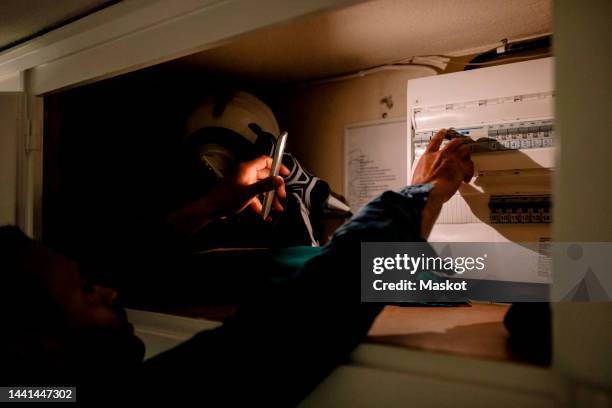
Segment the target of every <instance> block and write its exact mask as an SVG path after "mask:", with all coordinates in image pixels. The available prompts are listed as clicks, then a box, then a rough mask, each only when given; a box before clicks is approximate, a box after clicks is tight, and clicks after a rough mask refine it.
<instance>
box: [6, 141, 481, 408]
mask: <svg viewBox="0 0 612 408" xmlns="http://www.w3.org/2000/svg"><path fill="white" fill-rule="evenodd" d="M444 136H445V131H444V130H442V131H440V132H438V133H437V135H436V136H435V137H434V138H433V139H432V141H431V143H430V145H429V147H428V149H427V151H426V153H425V154H424V155H423V156H422V158H421V160H420V162H419V164H418V166H417V168H416V171H415V173H414V176H413V180H412V181H413V183H414V185H412V186H408V187H406V188H404V189H402V190H401V191H400V192H386V193H384V194H383V195H382V196H380V197H379V198H377V199H375V200H374V201H372V202H371V203H370V204H368V205H367V206H365V207H364V208H363V209H362V211H360V212H359V213H358V214H357V215H356V216H355V217H354V218H353V219H351V220H350V221H349V222H348V223H346V224H345V225H344V226H342V227H341V228H340V229H339V230H338V231H337V232H336V234H335V235H334V238H333V239H332V240H331V242H330V243H329V244H328V245H326V246H325V248H324V249H323V251H322V253H321V255H319V256H316V257H314V258H312V259H311V260H310V261H308V262H307V263H306V264H305V265H304V267H303V268H302V270H301V271H300V273H299V274H298V275H296V276H295V277H292V278H291V279H286V280H285V281H283V282H281V283H278V284H277V285H275V286H273V287H269V288H268V289H266V290H265V291H264V292H263V293H260V294H258V296H257V298H258V299H259V300H258V301H256V302H253V303H252V304H249V305H245V306H244V307H242V308H241V309H240V310H239V311H238V313H237V314H236V316H234V317H233V318H231V319H228V320H227V321H226V322H224V324H223V326H221V327H220V328H219V329H216V330H211V331H205V332H202V333H200V334H198V335H196V336H194V337H193V338H192V339H191V340H189V341H187V342H185V343H182V344H181V345H179V346H178V347H176V348H174V349H172V350H169V351H167V352H164V353H162V354H160V355H158V356H156V357H154V358H152V359H150V360H148V361H146V362H144V363H143V362H142V357H143V346H142V343H141V342H140V341H139V340H138V339H137V338H136V337H135V336H134V335H133V329H132V328H131V326H130V325H129V323H128V322H127V320H126V317H125V312H123V310H122V309H121V308H120V306H118V303H117V294H116V292H115V291H114V290H112V289H108V288H104V287H100V286H96V285H91V284H89V283H87V282H86V281H85V280H83V278H82V277H81V276H80V274H79V265H78V264H76V263H74V262H72V261H70V260H69V259H66V258H64V257H63V256H61V255H59V254H57V253H54V252H52V251H50V250H48V249H46V248H44V247H43V246H42V245H40V244H38V243H35V242H32V241H30V240H29V239H27V238H26V237H25V236H23V235H22V234H20V233H19V232H18V231H16V230H15V229H14V227H13V228H11V227H5V228H3V229H0V241H1V242H0V248H1V251H2V256H1V259H2V262H3V263H4V264H5V267H3V268H2V269H3V275H6V276H4V279H5V280H4V281H5V285H4V286H3V287H4V292H5V293H4V296H3V297H2V305H1V306H2V312H1V313H2V315H3V319H4V321H5V324H6V325H7V326H6V327H10V328H12V330H9V331H8V332H7V333H6V334H5V335H4V336H3V338H2V343H3V344H2V353H3V354H4V356H3V361H4V364H3V369H2V370H3V371H2V375H3V376H4V378H3V379H2V381H1V383H2V385H21V386H26V385H49V384H52V383H53V384H61V385H76V386H77V399H79V400H81V401H83V400H93V401H97V400H111V401H116V402H119V401H122V400H123V399H131V400H134V401H139V400H150V401H173V402H175V401H193V400H197V401H201V402H210V401H213V402H223V403H224V404H232V403H234V404H235V403H245V402H248V403H250V404H257V403H265V404H266V406H269V405H294V404H296V403H298V402H299V401H300V400H301V399H303V398H304V397H305V396H306V395H308V393H310V392H311V391H312V389H313V388H314V387H315V386H316V385H317V384H318V383H319V382H321V381H322V380H323V379H324V378H325V377H326V376H327V375H328V374H329V372H330V371H331V370H333V368H334V367H335V366H337V365H338V364H341V363H342V362H343V361H344V360H345V359H346V358H347V356H348V354H349V352H350V351H351V350H352V349H353V348H354V347H355V346H356V345H357V344H358V343H359V342H360V341H361V340H362V339H363V337H364V336H365V335H366V333H367V331H368V329H369V327H370V325H371V323H372V322H373V320H374V318H375V317H376V315H377V314H378V312H379V311H380V310H381V308H382V306H381V305H378V304H367V303H361V302H360V298H359V293H360V289H359V287H360V282H359V281H360V280H359V272H358V271H359V258H360V257H359V256H358V254H359V248H360V242H361V241H422V240H423V239H425V238H426V237H427V236H428V234H429V232H430V231H431V228H432V226H433V223H434V221H435V219H436V218H437V216H438V214H439V212H440V209H441V206H442V204H443V203H444V202H445V201H447V200H448V199H449V198H450V197H451V196H452V195H453V194H454V193H455V191H456V190H457V189H458V187H459V185H460V184H461V182H462V181H467V180H469V179H470V178H471V177H472V174H473V164H472V162H471V160H470V152H471V150H470V147H469V146H468V145H465V144H463V141H462V140H460V139H454V140H452V141H450V142H449V143H448V144H447V145H446V146H445V147H444V148H442V149H440V146H441V144H442V141H443V139H444ZM247 167H248V166H247ZM245 169H246V167H245V166H243V170H245ZM260 170H261V169H260ZM250 171H251V174H252V170H250ZM264 173H265V172H264ZM253 180H256V178H249V179H248V181H247V182H245V183H242V184H240V183H237V184H238V185H239V186H240V187H239V188H238V189H243V188H247V187H248V186H251V185H252V184H253V183H251V182H252V181H253ZM264 180H267V181H265V182H267V183H270V184H268V185H267V187H266V188H274V187H277V188H278V189H280V188H281V181H280V179H278V178H273V179H264ZM270 180H271V181H270ZM245 186H246V187H245ZM235 187H236V186H234V188H235ZM249 188H251V189H254V187H249ZM256 190H257V189H255V190H249V191H251V192H254V191H256ZM257 191H258V190H257ZM226 193H227V192H225V193H223V194H226ZM227 194H229V193H227ZM228 197H230V196H229V195H228ZM251 199H252V195H250V194H245V193H242V194H237V195H234V196H233V198H232V199H229V198H228V200H227V201H223V200H222V202H224V206H223V207H227V208H228V210H229V209H230V208H231V209H232V210H240V209H241V208H243V207H244V206H245V205H247V204H245V203H249V202H250V201H249V200H251ZM217 215H221V214H220V213H219V214H217ZM188 224H189V225H191V224H192V223H188ZM177 225H180V223H178V224H177ZM222 272H223V271H219V273H222Z"/></svg>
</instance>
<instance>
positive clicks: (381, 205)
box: [329, 184, 433, 246]
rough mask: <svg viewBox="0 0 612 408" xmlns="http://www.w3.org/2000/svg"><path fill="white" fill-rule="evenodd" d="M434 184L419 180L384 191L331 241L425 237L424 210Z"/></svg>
mask: <svg viewBox="0 0 612 408" xmlns="http://www.w3.org/2000/svg"><path fill="white" fill-rule="evenodd" d="M432 188H433V185H431V184H416V185H411V186H407V187H404V188H402V189H401V190H399V191H398V192H393V191H387V192H385V193H383V194H382V195H380V196H379V197H378V198H376V199H374V200H372V201H371V202H370V203H368V204H367V205H365V206H364V207H363V208H362V209H361V210H360V211H359V212H358V213H357V214H355V215H354V216H353V218H351V219H350V220H349V221H348V222H347V223H345V224H344V225H343V226H342V227H340V228H339V229H338V230H337V231H336V233H335V234H334V237H333V238H332V241H331V242H330V244H329V245H330V246H333V245H334V244H335V243H337V241H344V240H345V239H348V240H351V241H354V240H359V241H364V242H365V241H369V242H393V241H397V242H399V241H404V242H416V241H423V239H422V238H421V213H422V211H423V207H425V204H426V203H427V198H428V196H429V192H430V191H431V189H432ZM334 241H336V242H334Z"/></svg>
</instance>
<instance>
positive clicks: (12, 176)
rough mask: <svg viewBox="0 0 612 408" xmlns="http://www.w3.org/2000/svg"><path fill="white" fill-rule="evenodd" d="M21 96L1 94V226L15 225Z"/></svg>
mask: <svg viewBox="0 0 612 408" xmlns="http://www.w3.org/2000/svg"><path fill="white" fill-rule="evenodd" d="M21 100H22V99H21V96H20V95H19V94H13V93H6V94H0V225H4V224H15V221H16V220H15V216H16V197H17V190H16V189H17V138H18V132H19V122H18V118H19V112H20V108H21Z"/></svg>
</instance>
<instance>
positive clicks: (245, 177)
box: [168, 156, 289, 236]
mask: <svg viewBox="0 0 612 408" xmlns="http://www.w3.org/2000/svg"><path fill="white" fill-rule="evenodd" d="M271 167H272V158H270V157H268V156H261V157H259V158H257V159H255V160H251V161H249V162H244V163H241V164H240V165H239V166H238V169H237V170H236V172H235V173H234V174H231V175H229V176H226V177H224V178H223V179H222V180H221V181H220V182H219V184H217V185H216V186H215V187H213V189H212V190H211V191H210V192H209V193H208V194H206V195H205V196H204V197H202V198H200V199H199V200H197V201H196V202H194V203H192V204H190V205H189V206H187V207H186V208H183V209H181V210H179V211H176V212H174V213H172V214H170V216H169V217H168V223H169V224H170V225H171V226H172V227H173V229H174V231H175V233H176V234H178V235H181V236H191V235H193V234H195V233H196V232H197V231H198V230H200V229H202V228H204V227H205V226H206V225H207V224H208V223H210V222H212V221H214V220H216V219H219V218H223V217H227V216H229V215H233V214H236V213H239V212H241V211H243V210H244V209H245V208H246V207H248V206H251V207H252V208H253V209H254V210H255V211H256V212H257V213H261V211H262V204H261V202H260V201H259V199H258V198H257V196H258V195H259V194H261V193H265V192H268V191H272V190H276V194H275V195H274V204H273V206H274V208H275V209H276V210H278V211H283V206H282V205H281V203H280V199H285V198H286V197H287V193H286V192H285V184H284V182H283V179H282V178H281V177H279V176H272V177H271V176H270V171H271ZM280 174H282V175H288V174H289V170H288V169H287V168H286V167H285V166H283V165H281V167H280ZM268 219H270V217H268Z"/></svg>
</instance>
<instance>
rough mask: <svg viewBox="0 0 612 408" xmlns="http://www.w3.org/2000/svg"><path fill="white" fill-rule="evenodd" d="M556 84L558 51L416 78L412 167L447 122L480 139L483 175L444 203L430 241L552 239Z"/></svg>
mask: <svg viewBox="0 0 612 408" xmlns="http://www.w3.org/2000/svg"><path fill="white" fill-rule="evenodd" d="M553 84H554V81H553V58H543V59H538V60H532V61H527V62H520V63H512V64H505V65H499V66H495V67H489V68H480V69H475V70H469V71H462V72H457V73H452V74H446V75H438V76H433V77H425V78H418V79H414V80H410V81H408V90H407V98H408V101H407V102H408V112H407V117H408V139H409V143H408V145H409V149H408V150H409V151H408V162H409V164H410V165H409V168H411V169H412V168H413V167H414V165H415V164H416V163H417V161H418V159H419V157H420V156H421V155H422V154H423V152H424V151H425V148H426V147H427V144H428V143H429V141H430V140H431V138H432V137H433V135H435V134H436V132H437V131H438V130H439V129H442V128H447V129H448V128H453V129H454V130H456V131H457V132H459V133H461V134H462V135H464V136H466V137H469V138H470V139H472V141H473V143H472V146H473V147H472V148H473V154H472V160H473V161H474V165H475V177H474V178H473V179H472V181H471V182H470V183H469V184H464V185H462V186H461V187H460V189H459V191H458V192H457V193H456V194H455V196H454V197H452V198H451V200H449V201H448V202H447V203H446V204H445V205H444V206H443V209H442V212H441V214H440V217H439V218H438V220H437V222H436V225H435V226H434V228H433V230H432V233H431V235H430V237H429V240H430V241H432V242H508V241H510V242H544V241H547V240H549V239H550V235H551V232H550V229H551V222H552V221H553V220H552V219H551V211H552V203H553V201H552V198H551V184H552V183H551V180H552V173H553V172H554V150H555V148H556V145H557V143H556V138H555V125H554V118H553V105H554V97H555V95H554V86H553ZM445 143H447V142H446V141H445Z"/></svg>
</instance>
